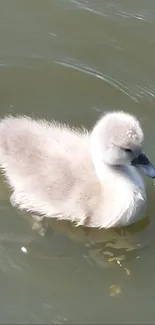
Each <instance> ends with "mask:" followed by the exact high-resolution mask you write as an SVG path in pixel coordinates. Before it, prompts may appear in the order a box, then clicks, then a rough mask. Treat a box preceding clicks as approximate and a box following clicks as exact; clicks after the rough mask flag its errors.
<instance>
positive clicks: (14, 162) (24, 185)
mask: <svg viewBox="0 0 155 325" xmlns="http://www.w3.org/2000/svg"><path fill="white" fill-rule="evenodd" d="M92 133H93V132H92ZM94 139H95V137H94ZM94 139H93V141H94ZM93 141H92V138H91V133H89V132H87V131H85V130H72V129H70V128H69V127H67V126H65V125H60V124H58V123H55V122H53V123H52V122H51V123H48V122H46V121H43V120H33V119H31V118H28V117H20V116H19V117H11V116H10V117H6V118H4V119H3V120H1V122H0V166H1V167H2V169H3V171H4V174H5V176H6V178H7V181H8V184H9V185H10V186H11V187H12V189H13V195H12V198H11V201H12V202H13V204H14V205H17V206H18V207H19V208H20V209H24V210H26V211H30V212H31V213H35V214H37V215H42V216H46V217H56V218H59V219H66V220H71V221H75V222H76V224H77V225H85V226H90V227H105V228H108V227H113V226H124V225H127V224H130V223H133V222H135V221H136V220H138V219H139V218H141V217H142V213H143V212H144V210H145V207H146V195H145V188H144V184H143V181H142V179H141V177H140V175H139V173H138V172H137V169H136V168H135V167H134V166H131V165H117V164H116V165H115V164H114V165H111V164H109V163H107V162H106V161H101V159H100V158H99V159H98V148H97V146H95V145H94V146H93V144H92V143H93ZM107 157H108V156H107ZM108 159H109V158H108Z"/></svg>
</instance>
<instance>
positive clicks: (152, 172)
mask: <svg viewBox="0 0 155 325" xmlns="http://www.w3.org/2000/svg"><path fill="white" fill-rule="evenodd" d="M131 165H133V166H135V167H138V168H139V169H140V170H141V171H143V172H144V173H145V174H146V175H148V176H149V177H151V178H155V166H153V165H152V164H151V162H150V161H149V159H148V158H147V157H146V156H145V154H144V153H141V154H140V155H139V156H138V157H136V158H134V159H133V160H132V162H131Z"/></svg>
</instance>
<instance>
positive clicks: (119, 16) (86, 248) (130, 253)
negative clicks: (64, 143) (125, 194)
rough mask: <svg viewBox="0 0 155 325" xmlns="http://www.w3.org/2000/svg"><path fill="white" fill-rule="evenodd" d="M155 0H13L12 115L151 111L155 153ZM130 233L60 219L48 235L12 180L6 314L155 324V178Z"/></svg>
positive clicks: (7, 95) (3, 242) (4, 211)
mask: <svg viewBox="0 0 155 325" xmlns="http://www.w3.org/2000/svg"><path fill="white" fill-rule="evenodd" d="M154 60H155V1H154V0H149V1H146V0H141V1H139V0H126V1H124V0H120V1H118V0H113V1H112V0H105V1H103V0H87V1H86V0H76V1H75V0H44V1H43V0H25V1H24V0H12V1H9V0H1V1H0V115H1V116H4V115H5V114H8V113H12V114H16V113H23V114H29V115H31V116H40V117H45V118H47V119H51V118H54V119H58V120H60V121H62V122H69V123H71V124H74V125H76V126H80V125H81V124H82V125H84V126H86V127H88V128H89V127H91V126H92V125H93V123H94V122H95V120H96V119H97V118H98V116H99V115H100V114H101V112H103V111H106V110H108V109H109V110H114V109H123V110H125V111H129V112H133V113H135V114H137V115H138V117H139V118H140V120H141V122H142V124H143V126H144V129H145V136H146V142H145V150H146V152H147V153H148V154H149V156H150V158H151V159H152V160H153V161H154V162H155V146H154V138H155V73H154ZM146 181H147V184H148V201H149V205H148V211H147V214H146V218H145V219H144V220H143V221H142V222H140V223H139V224H137V225H134V226H132V227H130V228H128V229H126V230H120V231H117V232H116V231H109V232H104V231H96V230H93V231H87V232H86V231H84V229H82V228H79V229H77V228H76V229H74V228H73V227H72V225H70V224H66V223H55V224H54V223H52V231H51V232H49V234H48V235H47V236H45V237H41V236H39V235H38V234H37V232H35V231H33V230H32V229H31V225H30V222H29V220H28V216H27V215H26V214H24V213H21V212H20V213H19V211H17V210H16V209H13V208H12V207H11V206H10V203H9V191H8V189H7V187H6V184H5V183H4V182H3V178H2V177H1V181H0V200H1V201H0V288H1V294H0V323H3V324H4V323H5V324H7V323H10V324H13V323H16V324H17V323H18V324H30V323H31V324H41V323H44V324H71V323H73V324H93V323H97V324H110V323H111V324H112V323H120V324H129V323H130V324H145V323H149V324H151V323H152V324H154V322H155V308H154V301H155V281H154V270H155V187H154V184H153V182H152V181H149V180H148V179H146Z"/></svg>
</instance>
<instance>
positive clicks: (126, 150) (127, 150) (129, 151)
mask: <svg viewBox="0 0 155 325" xmlns="http://www.w3.org/2000/svg"><path fill="white" fill-rule="evenodd" d="M124 151H125V152H128V153H132V150H131V149H128V148H126V149H124Z"/></svg>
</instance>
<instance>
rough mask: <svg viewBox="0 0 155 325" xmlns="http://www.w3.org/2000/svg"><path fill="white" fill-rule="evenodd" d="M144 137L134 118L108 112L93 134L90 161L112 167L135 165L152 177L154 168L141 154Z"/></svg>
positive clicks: (154, 174)
mask: <svg viewBox="0 0 155 325" xmlns="http://www.w3.org/2000/svg"><path fill="white" fill-rule="evenodd" d="M143 138H144V135H143V131H142V128H141V126H140V123H139V121H138V120H137V118H136V117H134V116H133V115H130V114H129V113H124V112H112V113H107V114H105V115H104V116H103V117H102V118H101V119H100V120H99V121H98V122H97V124H96V125H95V127H94V129H93V131H92V135H91V149H92V155H93V159H94V161H95V160H98V161H100V163H104V164H107V165H111V166H122V165H124V166H128V165H134V166H135V167H139V168H140V169H142V170H143V171H144V172H145V173H146V174H147V175H148V176H150V177H155V167H154V166H153V165H152V164H151V163H150V161H149V159H148V158H147V157H146V156H145V155H144V153H143V151H142V147H143ZM95 156H96V157H95Z"/></svg>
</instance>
